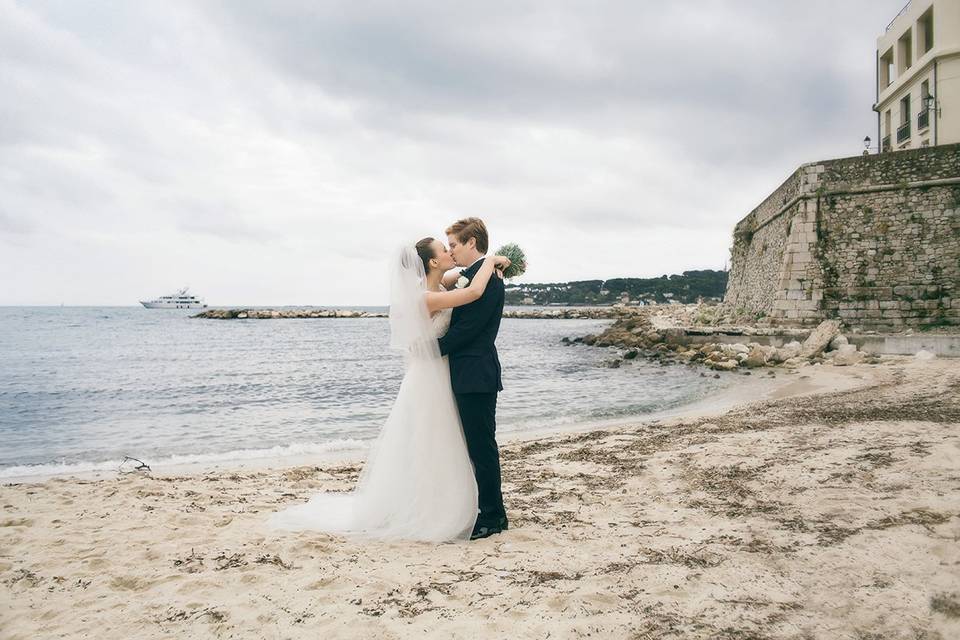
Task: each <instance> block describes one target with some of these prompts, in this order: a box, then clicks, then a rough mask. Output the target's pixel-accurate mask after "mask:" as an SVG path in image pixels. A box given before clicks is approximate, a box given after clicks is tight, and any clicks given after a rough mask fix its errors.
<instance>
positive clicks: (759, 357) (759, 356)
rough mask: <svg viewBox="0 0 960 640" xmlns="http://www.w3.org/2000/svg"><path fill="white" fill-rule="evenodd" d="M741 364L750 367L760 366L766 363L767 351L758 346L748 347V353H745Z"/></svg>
mask: <svg viewBox="0 0 960 640" xmlns="http://www.w3.org/2000/svg"><path fill="white" fill-rule="evenodd" d="M743 364H744V365H746V366H747V367H749V368H751V369H755V368H756V367H762V366H764V365H766V364H767V352H766V351H764V350H763V349H762V348H760V347H754V348H752V349H750V353H748V354H747V358H746V360H744V361H743Z"/></svg>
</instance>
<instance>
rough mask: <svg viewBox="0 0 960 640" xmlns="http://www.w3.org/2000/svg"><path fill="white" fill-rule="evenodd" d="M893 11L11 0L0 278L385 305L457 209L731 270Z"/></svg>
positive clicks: (16, 298) (49, 292)
mask: <svg viewBox="0 0 960 640" xmlns="http://www.w3.org/2000/svg"><path fill="white" fill-rule="evenodd" d="M900 4H901V3H900V2H899V1H897V0H883V1H875V0H856V1H851V2H845V3H836V2H826V1H825V0H815V1H813V2H807V3H802V4H797V3H761V2H753V1H747V0H741V1H736V2H734V1H719V0H718V1H715V2H693V1H689V2H671V3H637V2H614V1H612V0H610V1H602V2H598V3H590V4H589V5H585V4H577V3H557V2H519V3H517V2H513V3H497V2H493V3H490V2H488V3H442V2H409V3H402V4H396V3H387V2H359V3H357V2H332V1H331V2H322V3H316V2H308V1H306V0H304V1H302V2H293V1H280V2H272V3H262V2H252V1H243V2H240V1H227V0H223V1H222V2H218V3H213V2H211V3H190V2H169V3H163V4H149V3H148V4H116V3H106V2H94V1H86V2H69V3H67V2H61V1H53V0H51V1H48V2H44V1H42V0H38V1H35V2H30V3H25V2H24V3H19V2H13V1H11V0H0V49H2V50H3V52H4V61H3V65H2V66H0V93H2V95H3V96H4V99H3V100H0V193H2V194H3V198H4V201H3V202H2V203H0V205H2V206H3V213H2V215H0V241H3V240H4V238H6V241H7V242H8V243H9V242H11V238H14V237H16V238H17V243H18V246H19V249H18V250H17V251H12V252H6V253H4V252H0V269H8V268H11V267H13V266H14V265H20V264H22V263H23V262H24V261H30V260H35V261H37V262H43V261H46V262H49V261H51V260H53V259H56V256H62V255H64V254H65V253H67V254H69V255H70V256H71V257H72V265H73V266H72V268H71V275H72V277H74V278H76V279H77V282H76V283H74V285H73V286H72V287H71V288H70V289H69V291H67V292H64V291H62V289H61V288H60V285H59V281H58V279H57V278H54V276H52V275H51V276H47V275H44V274H47V273H49V270H43V269H37V270H36V273H37V275H36V276H27V277H34V278H35V280H33V281H29V282H23V283H22V286H21V287H20V288H18V289H17V290H4V289H0V304H3V303H6V304H12V303H27V302H41V303H42V302H57V303H59V302H61V301H63V299H64V297H67V298H68V299H67V300H66V301H67V302H71V301H72V302H89V303H126V302H129V301H132V300H136V299H137V297H138V296H141V295H143V290H144V289H145V290H147V291H153V292H155V291H157V290H164V289H165V288H170V287H171V286H175V284H176V282H179V281H180V280H189V281H190V282H192V283H193V284H194V286H195V287H196V288H197V289H198V290H201V291H202V292H203V293H205V294H206V295H207V297H208V298H209V299H210V301H211V302H214V303H216V302H217V301H218V300H219V301H224V300H229V301H230V302H244V301H246V302H250V303H262V304H274V303H285V302H301V303H302V302H313V303H317V304H324V303H328V304H334V303H351V302H352V303H363V302H366V303H377V302H380V301H382V300H383V299H384V298H385V292H384V288H383V282H382V278H381V277H380V275H381V274H380V272H381V271H382V265H381V264H380V261H379V258H380V255H381V254H382V252H384V251H386V250H388V249H389V248H391V247H392V246H394V245H395V244H396V243H397V242H399V241H402V240H405V239H410V240H413V239H416V238H418V237H420V236H423V235H428V234H432V235H436V236H441V235H442V230H443V228H444V227H445V226H446V224H447V223H449V222H450V220H452V219H454V218H456V217H459V216H460V215H465V214H472V215H482V216H484V217H485V218H486V219H487V221H488V223H489V225H490V226H491V229H492V230H493V233H494V242H493V243H494V244H499V243H500V241H501V240H502V241H506V240H515V241H518V242H520V243H521V244H524V245H525V246H527V247H529V249H528V251H531V252H533V251H535V252H536V260H535V261H534V263H535V264H536V265H537V269H538V271H537V272H536V273H531V278H532V279H534V280H537V281H548V280H553V279H571V278H595V277H601V278H603V277H612V276H619V275H650V274H652V275H659V274H660V273H663V272H671V271H681V270H684V269H689V268H708V267H710V268H720V267H722V266H723V264H724V261H725V260H726V256H727V246H728V244H729V231H730V229H731V228H732V225H733V223H734V222H735V221H736V220H737V219H739V218H740V217H741V216H742V215H744V214H745V213H746V212H747V211H749V210H750V209H751V208H752V207H753V206H755V205H756V204H757V203H758V202H759V201H760V200H761V199H762V198H763V197H764V195H765V194H766V193H767V192H768V191H770V190H771V189H773V188H774V187H775V186H776V185H777V184H779V183H780V181H782V179H783V178H784V177H786V175H787V174H788V173H789V172H791V171H792V170H793V169H794V168H795V167H796V166H797V165H799V164H800V163H802V162H806V161H809V160H813V159H816V158H821V157H835V156H841V155H854V154H856V153H858V152H859V151H860V149H859V147H858V141H859V140H861V139H862V138H863V136H864V135H866V134H868V133H872V132H873V131H874V129H875V115H874V114H873V113H871V112H870V104H871V103H872V101H873V66H872V65H873V42H874V38H875V36H876V35H877V33H878V32H879V31H880V30H881V29H882V27H883V25H885V24H886V22H887V21H888V20H889V19H890V18H892V16H893V15H894V14H895V13H896V11H897V10H899V8H900ZM825 15H829V16H830V19H829V20H826V19H824V16H825ZM38 231H42V232H43V233H37V232H38ZM104 247H107V249H106V250H105V249H104ZM677 247H682V248H683V249H682V250H677ZM104 256H109V259H107V258H106V257H104ZM121 256H122V257H121ZM121 259H122V260H123V261H124V271H125V278H124V279H123V280H122V281H118V282H117V283H116V284H115V285H114V286H115V289H114V290H110V291H105V289H104V287H103V278H102V274H103V273H105V272H106V273H109V272H111V270H114V269H115V268H116V261H117V260H121ZM331 268H336V269H337V270H338V271H337V272H338V278H337V279H336V282H331V281H330V279H329V278H328V279H324V278H317V277H315V275H314V274H316V273H322V272H324V271H325V270H328V269H331ZM171 281H174V282H171ZM371 283H373V284H371ZM24 292H29V293H27V294H24ZM25 295H26V296H27V297H25ZM69 296H75V300H71V299H69Z"/></svg>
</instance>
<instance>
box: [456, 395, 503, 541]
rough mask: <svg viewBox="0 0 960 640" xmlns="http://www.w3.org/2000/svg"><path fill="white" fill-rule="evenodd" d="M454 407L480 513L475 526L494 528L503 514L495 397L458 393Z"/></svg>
mask: <svg viewBox="0 0 960 640" xmlns="http://www.w3.org/2000/svg"><path fill="white" fill-rule="evenodd" d="M456 396H457V408H458V409H459V411H460V422H461V423H462V424H463V435H464V437H465V438H466V440H467V451H468V452H469V454H470V460H471V461H472V462H473V473H474V475H475V476H476V478H477V499H478V504H479V507H480V514H479V515H478V516H477V524H481V525H495V524H497V523H498V522H499V520H500V519H501V518H505V517H506V515H507V513H506V510H505V509H504V507H503V494H502V493H501V492H500V450H499V449H498V448H497V438H496V435H497V394H496V393H458V394H456Z"/></svg>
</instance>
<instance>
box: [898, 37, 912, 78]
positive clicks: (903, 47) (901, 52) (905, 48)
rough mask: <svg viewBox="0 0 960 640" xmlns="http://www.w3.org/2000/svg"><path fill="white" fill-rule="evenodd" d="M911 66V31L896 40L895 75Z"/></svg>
mask: <svg viewBox="0 0 960 640" xmlns="http://www.w3.org/2000/svg"><path fill="white" fill-rule="evenodd" d="M912 66H913V31H912V30H910V29H907V32H906V33H905V34H903V35H902V36H900V39H899V40H897V75H901V74H902V73H903V72H904V71H906V70H907V69H909V68H910V67H912Z"/></svg>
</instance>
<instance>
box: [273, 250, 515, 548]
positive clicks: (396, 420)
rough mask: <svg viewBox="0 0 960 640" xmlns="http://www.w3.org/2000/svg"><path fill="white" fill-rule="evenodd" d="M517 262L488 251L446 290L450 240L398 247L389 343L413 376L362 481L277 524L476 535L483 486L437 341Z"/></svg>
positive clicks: (367, 534) (425, 535) (384, 533)
mask: <svg viewBox="0 0 960 640" xmlns="http://www.w3.org/2000/svg"><path fill="white" fill-rule="evenodd" d="M509 264H510V261H509V260H508V259H507V258H504V257H503V256H491V257H487V258H484V262H483V266H482V267H481V269H480V271H478V272H477V274H476V276H474V278H473V280H472V282H470V284H469V286H465V287H463V288H460V289H452V290H450V291H447V290H445V289H444V287H443V282H444V274H445V273H446V272H447V271H449V270H450V269H452V268H453V267H454V260H453V256H451V255H450V253H449V251H448V250H447V248H446V247H445V246H444V245H443V243H442V242H440V241H439V240H434V239H433V238H424V239H423V240H420V241H419V242H418V243H417V244H416V246H415V247H404V248H402V249H401V250H400V251H399V254H398V255H396V256H395V257H394V259H393V261H392V264H391V269H390V271H391V274H390V346H391V348H394V349H397V350H399V351H401V352H402V353H403V354H404V367H405V373H404V377H403V381H402V382H401V384H400V391H399V392H398V394H397V398H396V400H395V401H394V403H393V407H392V408H391V410H390V414H389V416H388V417H387V420H386V422H385V423H384V425H383V427H382V428H381V430H380V434H379V436H378V437H377V439H376V441H375V442H374V443H373V445H372V446H371V448H370V450H369V453H368V454H367V460H366V463H365V464H364V467H363V470H362V471H361V472H360V477H359V479H358V481H357V486H356V488H355V489H354V490H353V491H351V492H346V493H335V492H333V493H318V494H316V495H314V496H313V497H311V498H310V500H309V501H308V502H306V503H303V504H298V505H295V506H292V507H289V508H287V509H284V510H282V511H278V512H276V513H274V514H272V515H271V516H270V519H269V521H268V525H269V526H270V527H272V528H275V529H286V530H292V531H302V530H311V531H324V532H327V533H334V534H340V535H350V536H353V537H358V538H370V539H374V538H375V539H380V540H421V541H427V542H441V541H445V540H469V539H470V534H471V532H472V530H473V525H474V522H475V521H476V518H477V484H476V479H475V478H474V473H473V466H472V464H471V462H470V457H469V455H468V454H467V444H466V440H465V439H464V435H463V427H462V425H461V424H460V416H459V414H458V413H457V407H456V404H455V402H454V398H453V391H452V389H451V387H450V370H449V366H448V363H447V358H446V357H442V358H441V356H440V350H439V346H438V345H437V338H438V337H440V336H442V335H444V334H445V333H446V331H447V329H448V328H449V326H450V315H451V311H452V309H453V307H459V306H462V305H465V304H470V303H471V302H473V301H475V300H477V299H479V298H480V296H481V294H483V291H484V289H485V288H486V286H487V283H488V282H489V281H490V278H491V277H492V276H493V274H494V270H495V269H498V268H505V267H506V266H508V265H509ZM458 275H459V274H458ZM453 279H454V278H451V277H449V276H448V277H447V280H446V282H447V283H448V286H449V283H450V282H451V280H453Z"/></svg>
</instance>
